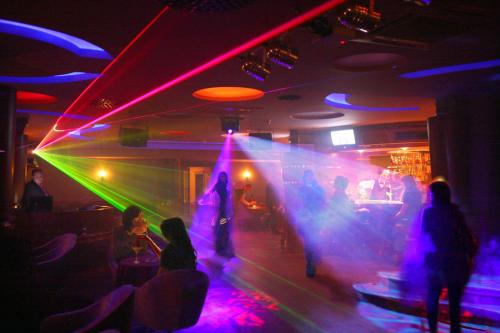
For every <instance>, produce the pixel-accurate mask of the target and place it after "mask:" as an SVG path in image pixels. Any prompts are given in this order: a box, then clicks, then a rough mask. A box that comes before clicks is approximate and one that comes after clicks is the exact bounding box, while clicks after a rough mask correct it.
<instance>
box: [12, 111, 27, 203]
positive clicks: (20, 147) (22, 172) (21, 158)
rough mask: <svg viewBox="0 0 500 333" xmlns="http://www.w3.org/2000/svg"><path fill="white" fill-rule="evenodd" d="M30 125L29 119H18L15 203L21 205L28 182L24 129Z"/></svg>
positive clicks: (15, 157)
mask: <svg viewBox="0 0 500 333" xmlns="http://www.w3.org/2000/svg"><path fill="white" fill-rule="evenodd" d="M27 123H28V118H27V117H17V118H16V137H15V147H16V149H15V154H14V203H19V202H20V201H21V198H22V196H23V191H24V184H25V182H26V167H27V165H26V164H27V150H28V149H27V146H26V145H27V141H28V137H27V136H26V135H24V128H25V127H26V124H27Z"/></svg>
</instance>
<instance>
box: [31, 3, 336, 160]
mask: <svg viewBox="0 0 500 333" xmlns="http://www.w3.org/2000/svg"><path fill="white" fill-rule="evenodd" d="M344 1H345V0H329V1H327V2H325V3H323V4H321V5H319V6H317V7H315V8H313V9H311V10H309V11H307V12H305V13H303V14H301V15H299V16H297V17H295V18H293V19H292V20H290V21H288V22H285V23H283V24H281V25H279V26H277V27H276V28H274V29H272V30H270V31H268V32H265V33H263V34H262V35H260V36H258V37H256V38H254V39H252V40H250V41H247V42H246V43H243V44H242V45H240V46H238V47H236V48H234V49H232V50H229V51H228V52H226V53H223V54H222V55H220V56H218V57H216V58H214V59H212V60H210V61H208V62H206V63H205V64H203V65H201V66H198V67H196V68H194V69H192V70H190V71H188V72H186V73H184V74H182V75H180V76H178V77H176V78H175V79H173V80H170V81H168V82H166V83H164V84H162V85H160V86H158V87H156V88H154V89H152V90H150V91H149V92H147V93H145V94H143V95H141V96H139V97H136V98H134V99H133V100H131V101H129V102H127V103H125V104H123V105H121V106H119V107H118V108H116V109H114V110H112V111H110V112H108V113H106V114H104V115H102V116H100V117H98V118H95V119H94V120H92V121H90V122H88V123H86V124H85V125H83V126H81V127H80V128H78V129H77V130H80V129H83V128H86V127H88V126H90V125H93V124H95V123H97V122H100V121H102V120H103V119H105V118H107V117H110V116H112V115H114V114H116V113H118V112H120V111H123V110H125V109H127V108H129V107H131V106H133V105H135V104H138V103H140V102H142V101H144V100H146V99H148V98H150V97H152V96H154V95H156V94H158V93H160V92H162V91H164V90H166V89H168V88H170V87H172V86H174V85H176V84H178V83H180V82H183V81H185V80H187V79H189V78H191V77H193V76H195V75H198V74H200V73H202V72H204V71H206V70H208V69H210V68H212V67H214V66H216V65H218V64H220V63H222V62H224V61H226V60H228V59H230V58H233V57H235V56H237V55H238V54H240V53H243V52H245V51H247V50H249V49H251V48H253V47H256V46H257V45H260V44H262V43H264V42H265V41H267V40H269V39H271V38H274V37H276V36H278V35H281V34H282V33H284V32H286V31H288V30H290V29H292V28H294V27H296V26H298V25H300V24H302V23H304V22H306V21H308V20H310V19H312V18H314V17H316V16H318V15H321V14H322V13H324V12H326V11H328V10H330V9H332V8H334V7H335V6H337V5H339V4H340V3H342V2H344ZM68 135H69V133H66V134H64V135H62V136H61V137H59V138H57V139H54V140H52V141H50V142H48V143H46V144H45V145H43V146H41V144H40V145H39V146H38V147H37V149H35V151H36V150H41V149H43V148H46V147H48V146H49V145H52V144H54V143H56V142H58V141H60V140H62V139H64V138H65V137H67V136H68Z"/></svg>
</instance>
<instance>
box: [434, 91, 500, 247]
mask: <svg viewBox="0 0 500 333" xmlns="http://www.w3.org/2000/svg"><path fill="white" fill-rule="evenodd" d="M499 111H500V97H499V96H493V95H457V96H447V97H444V98H438V100H437V115H436V117H433V118H430V119H429V123H428V124H429V140H430V149H431V159H432V168H433V175H434V176H437V175H443V176H445V177H446V178H447V179H448V181H449V183H450V186H451V188H452V193H453V200H454V202H456V203H457V204H459V205H460V208H461V209H462V210H463V211H464V213H466V215H467V217H468V221H469V223H470V225H471V226H472V227H473V229H474V230H475V231H476V233H478V234H480V236H481V238H482V240H483V241H487V240H488V239H490V238H491V237H493V236H497V237H498V236H500V225H499V223H498V221H500V191H499V188H500V173H499V172H498V170H500V164H499V162H498V161H499V160H500V159H499V158H498V155H499V152H500V131H499V130H498V125H497V122H496V121H495V118H496V116H497V114H498V112H499Z"/></svg>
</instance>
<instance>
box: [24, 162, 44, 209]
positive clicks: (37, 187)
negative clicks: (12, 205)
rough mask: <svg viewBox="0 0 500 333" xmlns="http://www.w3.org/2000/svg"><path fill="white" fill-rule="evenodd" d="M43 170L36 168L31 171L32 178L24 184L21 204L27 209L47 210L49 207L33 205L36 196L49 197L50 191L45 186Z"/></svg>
mask: <svg viewBox="0 0 500 333" xmlns="http://www.w3.org/2000/svg"><path fill="white" fill-rule="evenodd" d="M43 179H44V177H43V171H42V169H39V168H36V169H33V171H31V180H30V181H29V182H28V183H26V185H25V186H24V193H23V198H22V199H21V206H22V207H23V209H24V210H26V211H36V210H45V209H47V208H48V207H37V206H34V205H33V199H34V198H44V197H45V198H49V197H50V196H49V193H48V192H47V190H45V188H44V187H43Z"/></svg>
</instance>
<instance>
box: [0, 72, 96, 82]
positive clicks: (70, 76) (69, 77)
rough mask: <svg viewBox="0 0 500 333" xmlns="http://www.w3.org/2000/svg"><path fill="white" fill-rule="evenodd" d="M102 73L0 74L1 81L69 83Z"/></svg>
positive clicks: (93, 77) (89, 78)
mask: <svg viewBox="0 0 500 333" xmlns="http://www.w3.org/2000/svg"><path fill="white" fill-rule="evenodd" d="M99 75H100V74H96V73H85V72H71V73H65V74H58V75H49V76H0V83H17V84H49V83H69V82H79V81H87V80H92V79H95V78H96V77H98V76H99Z"/></svg>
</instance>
